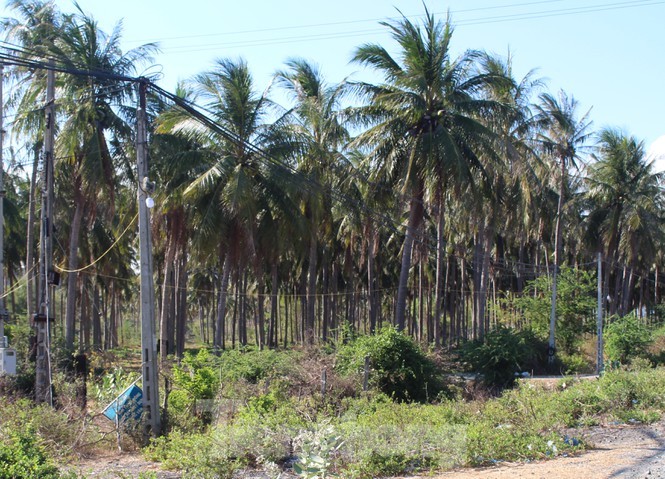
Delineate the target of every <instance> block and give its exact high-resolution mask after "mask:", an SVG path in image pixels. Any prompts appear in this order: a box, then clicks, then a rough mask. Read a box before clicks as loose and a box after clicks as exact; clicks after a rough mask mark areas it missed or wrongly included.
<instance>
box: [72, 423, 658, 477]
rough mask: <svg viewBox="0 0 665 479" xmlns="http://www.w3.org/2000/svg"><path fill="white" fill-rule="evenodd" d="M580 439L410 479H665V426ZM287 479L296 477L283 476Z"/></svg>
mask: <svg viewBox="0 0 665 479" xmlns="http://www.w3.org/2000/svg"><path fill="white" fill-rule="evenodd" d="M582 436H583V437H584V438H585V440H586V441H587V442H588V443H589V444H591V445H592V446H593V447H594V449H592V450H590V451H587V452H584V453H582V454H580V455H577V456H573V457H558V458H556V459H551V460H548V461H538V462H530V463H505V464H500V465H497V466H493V467H488V468H474V469H460V470H455V471H449V472H445V473H443V474H439V475H428V476H420V477H418V478H416V477H411V478H407V479H424V478H433V479H449V478H460V479H471V478H490V479H492V478H495V479H508V478H510V479H515V478H530V479H539V478H542V479H578V478H582V479H609V478H612V479H614V478H616V479H629V478H630V479H634V478H644V479H665V421H661V422H659V423H656V424H652V425H621V426H605V427H602V426H601V427H595V428H590V429H587V430H586V431H584V433H583V434H582ZM72 466H73V467H74V468H75V469H76V470H77V471H79V472H80V473H81V474H83V475H84V477H86V478H89V479H93V478H95V479H117V478H122V479H129V478H137V477H138V476H139V474H141V473H143V474H146V473H153V474H155V475H156V477H157V478H158V479H179V478H181V477H183V476H181V475H180V474H178V473H175V472H169V471H161V470H160V469H159V465H158V464H155V463H150V462H147V461H145V460H143V459H142V458H141V456H140V455H139V454H136V453H123V454H114V455H109V456H103V457H95V458H92V459H86V460H83V461H81V462H80V463H78V464H75V465H70V467H72ZM282 477H283V478H287V477H294V476H292V475H290V474H288V475H287V474H285V475H283V476H282ZM238 478H239V479H249V478H256V479H259V478H267V476H265V475H263V474H261V473H260V472H253V473H245V474H240V475H239V476H238Z"/></svg>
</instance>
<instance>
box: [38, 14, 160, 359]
mask: <svg viewBox="0 0 665 479" xmlns="http://www.w3.org/2000/svg"><path fill="white" fill-rule="evenodd" d="M120 39H121V25H120V24H118V25H116V27H115V28H114V30H113V32H112V33H111V34H110V35H107V34H105V33H104V32H103V31H101V30H100V28H99V25H98V23H97V22H96V21H95V20H94V19H93V18H92V17H90V16H89V15H87V14H85V13H83V11H81V10H79V11H78V13H76V14H73V15H67V16H65V17H64V19H63V21H62V26H61V28H60V29H59V30H58V35H57V37H56V39H55V40H54V44H53V46H52V47H51V49H50V50H51V52H50V53H51V55H52V56H54V57H55V58H56V59H57V61H58V63H59V66H61V67H64V68H66V69H76V70H85V71H88V72H92V73H94V74H96V75H95V76H83V75H71V74H69V75H62V76H61V77H60V79H59V92H60V95H61V96H60V98H59V99H58V103H59V110H60V112H61V117H62V118H64V121H63V122H62V124H61V127H60V132H59V135H58V139H57V142H56V151H57V156H58V158H61V161H62V162H63V163H64V164H63V167H65V169H66V172H67V173H66V174H67V175H68V178H69V184H70V185H71V188H72V205H71V207H72V210H73V214H72V220H71V230H70V235H69V249H68V263H67V270H68V271H69V273H68V278H67V308H66V318H65V345H66V347H67V348H69V349H72V348H73V345H74V332H75V319H76V282H77V274H78V273H77V272H76V270H77V268H78V264H79V254H78V246H79V240H80V234H81V225H82V221H83V218H84V216H87V221H88V222H90V221H91V220H92V218H93V217H94V216H95V214H96V208H95V205H96V204H97V203H98V202H99V201H100V199H101V197H104V198H105V200H106V201H108V203H109V204H110V205H111V206H112V205H113V204H114V202H115V187H116V178H115V175H116V171H115V167H114V158H113V155H112V152H111V149H110V147H109V141H108V138H109V136H108V135H112V136H114V137H116V138H118V137H119V138H125V139H126V141H128V140H129V139H130V138H131V133H132V128H131V126H130V124H128V123H127V121H126V120H125V118H123V117H122V115H121V113H120V109H122V108H123V107H125V106H126V105H127V104H128V103H129V102H132V101H133V99H134V93H135V88H134V85H133V84H131V83H130V82H125V83H119V82H118V81H117V76H124V77H131V76H134V75H136V72H137V68H139V67H140V66H141V65H142V64H144V63H146V62H147V61H149V60H150V59H151V55H152V54H153V53H154V52H155V51H156V47H155V45H153V44H147V45H143V46H140V47H137V48H135V49H132V50H129V51H127V52H125V53H123V52H122V50H121V48H120ZM114 76H115V77H114ZM109 211H110V212H112V211H113V208H112V207H111V208H110V210H109Z"/></svg>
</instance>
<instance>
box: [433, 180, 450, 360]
mask: <svg viewBox="0 0 665 479" xmlns="http://www.w3.org/2000/svg"><path fill="white" fill-rule="evenodd" d="M437 196H438V200H439V201H438V205H437V206H438V215H437V218H436V273H435V274H436V278H435V283H434V343H435V344H436V347H439V346H441V335H440V334H439V331H440V329H439V328H440V324H441V313H442V307H443V295H444V294H445V290H444V285H443V282H444V281H445V279H444V275H443V268H444V265H443V259H444V256H445V254H446V252H445V251H444V247H443V246H444V237H443V234H444V227H445V211H444V203H443V194H441V193H440V192H439V193H438V195H437ZM446 275H447V273H446ZM446 278H447V276H446ZM444 314H445V313H444ZM444 321H445V318H444Z"/></svg>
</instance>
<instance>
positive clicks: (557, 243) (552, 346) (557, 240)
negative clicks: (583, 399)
mask: <svg viewBox="0 0 665 479" xmlns="http://www.w3.org/2000/svg"><path fill="white" fill-rule="evenodd" d="M560 174H561V178H560V183H559V201H558V203H557V209H556V213H557V215H556V230H555V235H554V271H553V272H552V307H551V309H550V336H549V351H548V363H549V365H550V366H552V365H553V364H554V353H555V351H556V341H555V330H556V288H557V275H558V273H559V266H560V259H561V248H562V244H561V241H562V237H561V233H562V230H561V228H562V225H563V203H564V200H563V195H564V192H565V188H566V161H565V159H564V158H561V171H560Z"/></svg>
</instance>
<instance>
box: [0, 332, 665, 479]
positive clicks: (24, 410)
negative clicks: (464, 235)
mask: <svg viewBox="0 0 665 479" xmlns="http://www.w3.org/2000/svg"><path fill="white" fill-rule="evenodd" d="M617 324H618V323H617ZM610 337H611V336H610ZM661 337H662V334H660V333H658V332H655V333H653V335H652V337H651V339H652V340H653V343H652V344H657V343H658V341H659V340H660V338H661ZM638 339H639V338H638ZM538 345H539V342H538V340H537V339H536V338H535V337H534V336H533V335H532V334H531V333H529V332H521V333H516V332H515V331H512V330H507V329H499V330H496V331H493V332H491V333H489V334H488V335H487V338H486V341H485V342H484V343H468V344H467V345H466V346H464V347H463V349H462V351H463V352H462V357H463V358H464V359H465V360H466V361H467V363H468V364H471V365H473V368H475V370H476V371H477V372H480V373H482V377H483V378H484V382H485V383H486V384H485V385H482V384H479V383H477V384H476V385H475V386H474V385H472V383H471V382H469V381H459V380H456V379H455V375H453V374H449V375H444V374H443V373H442V371H443V370H444V366H443V365H444V364H447V365H448V366H447V367H448V368H450V367H451V366H450V364H454V363H450V361H451V360H452V359H454V358H448V359H443V358H441V357H434V356H431V355H430V354H429V353H427V352H426V350H424V349H423V348H421V347H420V346H419V345H418V344H416V343H415V342H414V341H413V340H412V339H410V338H408V337H407V336H405V335H404V334H402V333H399V332H397V331H396V330H394V329H392V328H386V329H384V330H382V331H381V332H379V334H377V335H376V336H373V337H362V336H361V337H353V336H349V337H347V338H346V340H345V341H344V342H342V343H341V344H336V345H332V346H330V347H328V348H326V349H325V350H317V349H299V350H294V351H273V350H266V351H259V350H253V349H245V350H235V351H224V352H222V353H221V354H220V355H219V356H217V355H215V354H213V353H211V352H209V351H207V350H205V349H201V350H197V351H191V352H188V353H187V354H185V356H184V357H183V359H182V360H181V361H180V362H179V363H177V362H173V363H172V364H171V367H170V368H165V369H164V370H163V375H162V377H163V379H165V380H166V382H165V383H164V384H167V385H168V389H169V391H168V395H167V398H168V399H167V401H166V406H167V407H166V408H165V415H164V426H165V427H164V429H165V434H164V435H162V436H161V437H159V438H157V439H154V440H153V441H152V442H151V443H150V444H149V445H148V446H147V447H144V448H143V453H144V454H145V456H146V457H147V458H148V459H151V460H156V461H159V462H161V463H162V465H163V467H165V468H169V469H178V470H181V471H183V473H184V477H201V478H231V477H234V474H236V475H237V473H238V471H241V470H245V469H252V468H259V469H262V470H264V471H272V472H271V476H270V477H279V474H280V472H281V471H282V470H284V469H289V470H292V471H293V472H295V473H296V474H298V475H299V476H300V477H303V478H314V477H318V478H323V477H344V478H349V479H354V478H355V479H365V478H367V479H369V478H372V477H386V476H394V475H402V474H411V473H417V472H428V471H435V470H444V469H449V468H453V467H459V466H465V465H491V464H495V463H498V462H502V461H515V460H518V461H520V460H521V461H524V460H535V459H544V458H551V457H556V456H559V455H561V454H569V453H574V452H575V451H578V450H581V449H584V448H586V447H588V446H589V445H588V444H586V443H585V441H584V436H583V433H582V432H581V431H580V432H579V433H576V432H574V431H575V428H580V427H586V426H593V425H597V424H603V423H610V422H612V423H614V422H618V423H650V422H653V421H656V420H659V418H660V417H661V416H662V414H663V412H664V411H665V393H664V392H663V391H665V369H663V368H662V367H660V368H654V367H653V366H652V363H651V361H654V358H655V356H654V352H653V350H651V349H644V351H642V354H640V356H641V357H631V358H630V362H629V364H627V365H619V366H614V367H608V368H607V370H606V372H605V374H604V375H603V376H601V377H600V378H584V379H582V378H576V377H569V378H566V379H561V380H558V382H556V381H555V382H556V384H554V383H552V382H550V383H549V384H548V385H547V386H544V385H541V383H539V382H538V381H532V380H530V379H522V378H518V377H516V376H515V374H514V373H515V372H519V371H522V370H526V368H529V367H531V365H532V363H533V361H535V360H538V358H537V357H536V356H537V354H538V351H540V348H539V347H538ZM647 345H648V344H645V348H646V346H647ZM534 348H535V349H534ZM365 358H368V360H367V362H366V359H365ZM540 360H543V358H541V359H540ZM446 361H448V362H446ZM366 364H367V365H368V366H369V369H366V366H365V365H366ZM457 366H458V367H460V366H462V364H461V363H458V364H457ZM610 366H611V364H610ZM365 374H368V375H369V376H368V378H367V389H366V390H364V388H363V382H364V381H363V380H364V377H365ZM136 379H137V375H136V373H135V372H132V371H128V370H126V369H123V368H122V367H120V366H115V367H114V368H112V369H110V370H108V371H107V372H105V373H102V372H101V371H99V373H98V375H97V376H96V377H95V378H94V379H93V380H92V381H91V384H90V386H89V388H88V389H89V395H88V401H89V403H88V408H87V410H88V413H87V414H86V413H83V412H81V411H80V410H79V409H78V406H77V405H76V404H75V402H74V401H73V399H72V400H70V402H67V400H68V398H73V397H74V396H75V390H76V385H75V384H74V383H73V382H72V381H71V380H69V379H68V378H67V376H66V375H64V374H61V375H56V385H55V386H56V388H55V390H56V397H57V398H58V401H57V402H58V404H57V405H56V406H57V407H56V408H51V407H49V406H46V405H40V406H35V405H34V404H33V403H32V402H31V401H29V400H28V399H16V398H12V399H11V400H10V399H9V398H10V396H8V395H4V396H0V425H1V426H0V479H3V478H5V477H7V478H10V477H11V478H18V479H22V478H27V479H30V478H33V477H43V478H47V479H60V478H63V477H67V478H68V477H75V474H74V473H73V472H61V471H59V470H58V469H57V468H56V467H55V464H56V463H57V462H64V461H65V458H67V457H71V455H72V454H79V455H80V454H89V453H94V451H95V450H96V449H97V450H98V449H106V450H108V449H111V448H115V447H116V440H117V438H116V435H115V432H114V428H113V426H112V424H111V423H110V421H107V420H106V419H103V418H101V417H100V415H99V411H101V409H102V408H103V407H104V406H106V404H108V402H109V401H111V400H112V399H113V397H114V395H117V394H118V393H119V392H120V391H122V390H123V389H124V388H125V387H127V386H128V385H130V384H132V383H133V382H134V381H135V380H136ZM5 380H6V378H5ZM513 382H514V383H515V384H514V385H513V387H512V389H510V388H504V389H502V388H498V387H497V386H506V385H508V384H510V383H513ZM488 385H491V387H489V388H488V387H487V386H488ZM571 431H573V432H571ZM121 439H122V440H121V441H120V442H119V444H120V446H121V447H123V448H125V449H126V448H132V447H133V448H140V447H143V446H142V445H141V438H140V437H137V436H136V435H132V434H131V431H122V432H121ZM3 474H4V475H3Z"/></svg>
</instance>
